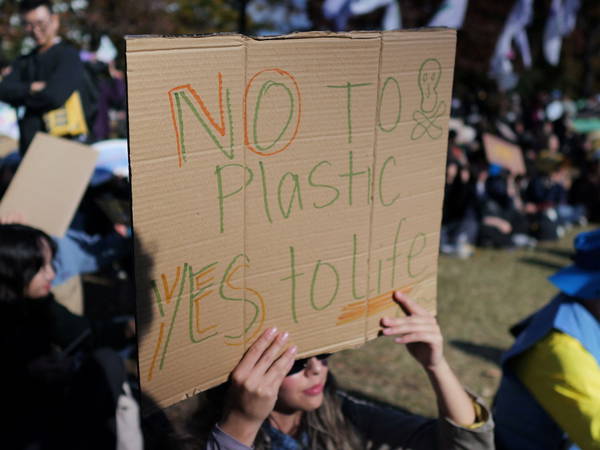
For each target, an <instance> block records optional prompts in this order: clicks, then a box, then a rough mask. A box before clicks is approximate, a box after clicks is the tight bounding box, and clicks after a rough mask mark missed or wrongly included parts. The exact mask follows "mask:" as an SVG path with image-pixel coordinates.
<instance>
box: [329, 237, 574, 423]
mask: <svg viewBox="0 0 600 450" xmlns="http://www.w3.org/2000/svg"><path fill="white" fill-rule="evenodd" d="M579 231H582V230H581V229H578V230H575V231H572V232H570V233H567V235H566V236H565V237H564V238H563V239H561V240H560V241H558V242H552V243H543V244H540V245H539V246H538V248H536V249H533V250H516V251H499V250H487V249H477V251H476V253H475V255H474V256H473V257H472V258H471V259H468V260H459V259H454V258H449V257H445V256H440V260H439V277H438V317H439V322H440V325H441V327H442V332H443V333H444V337H445V352H446V356H447V359H448V360H449V362H450V364H451V365H452V367H453V368H454V369H455V371H456V372H457V374H458V376H459V378H460V379H461V381H462V382H463V384H464V385H465V386H466V387H468V388H469V389H470V390H471V391H472V392H474V393H476V394H478V395H480V396H481V397H483V398H484V400H486V401H487V402H488V404H490V403H491V401H492V399H493V396H494V394H495V392H496V389H497V387H498V383H499V381H500V375H501V371H500V367H499V360H500V355H501V354H502V352H503V351H504V350H506V349H507V348H508V347H509V346H510V345H511V344H512V342H513V338H512V336H511V335H510V333H509V331H508V329H509V327H510V326H511V325H513V324H514V323H516V322H518V321H519V320H520V319H522V318H524V317H526V316H527V315H528V314H530V313H531V312H532V311H534V310H536V309H537V308H539V307H540V306H541V305H543V304H544V303H546V302H547V301H548V300H549V299H550V298H551V297H552V296H553V295H554V294H555V293H556V292H557V291H556V289H555V288H554V286H553V285H552V284H550V282H548V281H547V277H548V276H549V275H551V274H552V273H554V272H555V271H556V270H557V269H560V268H562V267H564V266H566V265H568V264H570V259H569V257H570V255H571V254H572V241H573V237H574V235H575V234H577V233H578V232H579ZM330 366H331V367H332V369H333V370H334V373H335V374H336V377H337V379H338V381H339V382H340V384H341V385H342V386H343V387H344V388H346V389H349V390H354V391H358V392H360V393H361V394H362V395H364V396H367V397H371V398H373V399H374V400H378V401H383V402H386V403H390V404H393V405H397V406H401V407H403V408H405V409H408V410H410V411H412V412H415V413H420V414H425V415H429V416H432V415H436V407H435V400H434V397H433V393H432V391H431V389H430V387H429V384H428V381H427V377H426V376H425V375H424V373H423V371H422V370H421V368H420V367H419V366H418V365H417V363H416V362H414V361H413V360H412V358H411V357H410V355H409V354H408V352H407V351H406V350H405V349H404V348H402V347H401V346H399V345H397V344H394V343H393V342H392V341H391V340H389V339H386V338H379V339H376V340H374V341H372V342H370V343H368V344H366V345H365V346H363V347H362V348H361V349H358V350H348V351H344V352H341V353H339V354H336V355H334V356H333V357H332V358H331V363H330Z"/></svg>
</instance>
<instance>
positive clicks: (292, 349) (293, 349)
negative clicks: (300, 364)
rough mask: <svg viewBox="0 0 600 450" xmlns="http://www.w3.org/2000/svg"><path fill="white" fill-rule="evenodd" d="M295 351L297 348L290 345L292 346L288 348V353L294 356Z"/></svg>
mask: <svg viewBox="0 0 600 450" xmlns="http://www.w3.org/2000/svg"><path fill="white" fill-rule="evenodd" d="M297 351H298V347H297V346H295V345H292V346H291V347H290V353H291V354H292V355H294V354H296V352H297Z"/></svg>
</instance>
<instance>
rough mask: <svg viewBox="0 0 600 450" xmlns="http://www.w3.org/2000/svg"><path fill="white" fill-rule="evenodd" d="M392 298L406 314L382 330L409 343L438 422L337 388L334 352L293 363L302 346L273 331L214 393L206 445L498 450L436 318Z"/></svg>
mask: <svg viewBox="0 0 600 450" xmlns="http://www.w3.org/2000/svg"><path fill="white" fill-rule="evenodd" d="M394 300H395V301H396V302H397V303H398V304H399V305H400V307H402V309H403V310H404V311H405V313H406V316H405V317H399V318H395V317H385V318H383V319H382V320H381V326H382V331H381V333H382V334H383V335H385V336H390V337H394V338H395V341H396V342H397V343H398V344H405V345H406V346H407V348H408V350H409V352H410V353H411V355H412V356H413V357H414V358H415V359H416V360H417V361H418V362H419V364H421V365H422V366H423V368H424V370H425V372H426V374H427V376H428V377H429V379H430V381H431V385H432V387H433V389H434V391H435V394H436V397H437V402H438V409H439V418H438V419H428V418H424V417H420V416H415V415H412V414H410V413H406V412H402V411H399V410H396V409H392V408H384V407H382V406H376V405H374V404H370V403H367V402H365V401H361V400H358V399H355V398H353V397H350V396H349V395H347V394H345V393H343V392H341V391H339V390H337V389H336V386H335V380H334V378H333V376H332V374H331V372H330V371H329V369H328V367H327V356H328V355H318V356H314V357H311V358H306V359H300V360H297V361H294V357H295V355H296V350H297V349H296V347H295V346H289V347H287V346H288V334H287V333H283V332H277V330H276V329H275V328H270V329H268V330H266V331H265V332H264V333H263V334H262V336H261V337H260V338H259V339H258V340H257V341H256V342H255V343H254V344H253V345H251V346H250V348H249V349H248V351H247V352H246V353H245V355H244V356H243V357H242V359H241V360H240V362H239V363H238V364H237V366H236V367H235V368H234V370H233V372H232V373H231V377H230V382H228V383H227V384H225V385H222V386H221V387H220V388H217V389H216V390H215V391H213V394H214V397H213V398H212V402H211V404H209V405H208V406H207V407H206V408H204V411H205V412H206V414H207V415H209V416H211V415H212V420H209V419H208V418H204V419H205V420H204V421H203V422H201V423H202V424H205V425H207V432H208V437H207V439H206V440H207V442H206V443H205V444H204V445H205V447H203V448H207V449H210V450H213V449H229V450H246V449H250V448H256V449H265V448H270V449H330V450H334V449H335V450H337V449H365V448H398V449H428V450H429V449H436V448H440V449H441V448H443V449H458V448H469V449H491V448H493V422H492V419H491V416H490V415H489V413H488V411H487V410H486V408H485V406H484V405H483V404H481V403H480V402H478V401H477V400H475V399H474V398H473V397H471V396H470V395H469V394H467V392H466V391H465V390H464V389H463V387H462V386H461V384H460V382H459V381H458V379H457V378H456V376H455V374H454V372H453V371H452V369H451V368H450V366H449V365H448V362H447V361H446V359H445V357H444V353H443V339H442V335H441V333H440V329H439V326H438V324H437V321H436V319H435V317H434V316H433V315H432V314H431V313H429V312H428V311H426V310H425V309H423V308H422V307H421V306H420V305H418V304H416V303H415V302H413V301H412V300H410V299H409V298H408V297H406V296H405V295H403V294H402V293H401V292H395V293H394ZM286 347H287V348H286ZM196 425H197V426H198V427H199V426H200V424H196ZM196 445H197V443H196ZM195 448H198V447H195Z"/></svg>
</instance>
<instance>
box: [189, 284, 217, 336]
mask: <svg viewBox="0 0 600 450" xmlns="http://www.w3.org/2000/svg"><path fill="white" fill-rule="evenodd" d="M213 292H214V290H210V291H206V292H203V293H202V294H201V295H200V296H199V297H197V298H196V299H194V306H195V308H194V309H195V317H196V331H197V332H198V334H203V333H206V332H207V331H209V330H212V329H214V328H217V326H216V325H211V326H209V327H206V328H200V300H202V299H203V298H204V297H208V296H209V295H210V294H212V293H213Z"/></svg>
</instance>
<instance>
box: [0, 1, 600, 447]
mask: <svg viewBox="0 0 600 450" xmlns="http://www.w3.org/2000/svg"><path fill="white" fill-rule="evenodd" d="M20 5H21V7H20V8H21V19H22V25H23V27H24V28H25V29H26V30H27V31H28V32H29V33H30V35H31V37H32V38H33V39H34V40H35V42H36V47H35V48H34V49H33V50H32V51H31V52H30V53H28V54H26V55H24V56H22V57H20V58H18V59H17V60H16V61H14V62H13V63H12V64H10V65H7V66H6V67H4V68H3V69H2V78H1V80H0V101H3V102H6V103H7V104H10V105H11V106H12V107H14V108H15V109H17V110H18V111H19V115H18V123H19V131H20V133H19V136H20V140H19V144H18V147H19V149H18V150H19V153H20V155H21V156H23V155H25V153H26V152H27V149H28V148H29V145H30V144H31V142H32V140H33V138H34V136H35V133H36V132H38V131H44V132H48V133H50V134H55V135H60V136H62V137H67V138H71V139H76V140H79V141H82V142H87V143H94V142H96V141H103V140H106V139H109V138H115V137H126V133H125V128H124V126H123V124H124V123H125V117H124V111H123V108H124V100H125V85H124V77H123V73H122V72H121V71H119V70H118V68H117V64H116V63H115V61H116V54H115V53H114V51H112V50H111V49H110V45H108V44H107V42H106V40H105V39H104V40H103V39H98V40H97V41H95V42H93V43H92V44H91V48H93V49H94V51H86V52H80V51H78V50H76V49H75V47H74V46H73V45H72V44H70V43H68V42H67V41H66V40H63V39H62V38H61V37H60V33H59V30H60V20H59V16H58V15H57V14H56V13H55V12H54V10H53V7H52V3H51V2H49V1H47V0H23V1H21V3H20ZM484 97H485V95H483V94H478V95H477V96H476V97H473V98H470V97H468V96H466V97H465V98H461V99H460V100H459V99H458V98H456V99H454V100H453V108H452V120H451V131H450V133H449V139H448V158H447V167H446V185H445V201H444V205H443V219H442V231H441V243H440V251H441V252H442V253H444V254H448V255H454V256H458V257H461V258H462V257H469V256H470V255H471V254H472V253H473V248H474V247H475V246H484V247H494V248H516V247H534V246H536V245H537V243H538V242H539V241H544V240H555V239H558V238H560V237H561V236H563V235H564V233H565V231H566V230H567V229H569V228H571V227H574V226H582V225H585V224H587V223H588V222H599V221H600V134H594V133H593V132H589V133H582V132H577V131H576V130H575V128H574V126H573V119H574V117H575V115H578V116H580V117H581V116H583V115H585V113H589V114H590V115H592V116H594V115H595V116H600V102H599V101H598V98H592V99H590V100H588V101H587V102H584V103H583V104H580V105H577V104H575V103H574V102H573V101H571V100H569V99H568V98H567V97H565V96H563V95H562V94H560V93H558V92H553V93H550V94H540V95H538V96H537V97H536V98H535V99H533V100H530V101H525V99H524V98H521V97H519V96H518V95H517V94H513V95H510V96H501V97H500V98H501V101H500V102H498V108H497V109H496V110H495V111H494V112H493V113H490V111H489V110H488V107H487V105H488V101H487V100H486V99H485V98H484ZM57 111H59V112H57ZM59 114H62V116H59ZM61 117H62V121H61V120H59V118H61ZM486 133H489V134H492V135H496V136H499V137H501V138H502V139H504V140H506V141H508V142H511V143H512V144H515V145H516V146H518V148H519V149H520V151H521V152H522V153H521V154H520V155H519V156H520V158H517V159H518V160H520V159H522V163H523V164H522V166H523V167H522V170H518V169H517V170H513V169H510V170H509V169H507V168H505V167H504V166H502V165H500V164H494V163H490V162H489V158H488V157H487V156H486V152H485V139H484V136H485V134H486ZM18 162H19V159H18V158H17V159H15V158H11V157H6V158H4V159H2V160H1V161H0V195H2V194H3V193H4V191H5V190H6V187H7V186H8V184H9V183H10V180H11V177H12V176H13V174H14V173H15V169H16V167H17V166H18ZM105 172H106V171H104V172H102V173H100V174H98V173H96V174H95V175H94V178H93V180H95V181H93V182H92V183H91V185H90V186H89V187H88V189H87V191H86V193H85V195H84V197H83V200H82V202H81V204H80V206H79V208H78V210H77V212H76V214H75V218H74V219H73V221H72V223H71V224H70V226H69V228H68V230H67V231H66V233H65V235H64V236H62V237H57V236H49V235H48V234H46V233H44V232H43V231H40V230H38V229H36V228H33V227H31V226H29V225H27V217H24V216H23V215H22V214H20V212H19V211H13V212H11V213H10V214H6V215H4V216H1V217H0V322H1V324H0V342H1V345H2V347H1V348H2V350H3V352H4V355H5V357H4V360H3V364H4V369H3V370H2V371H1V375H0V386H1V388H0V392H1V393H2V397H3V399H4V400H5V401H6V402H7V403H6V404H7V406H8V410H9V411H10V414H9V419H8V421H7V422H6V423H5V433H4V436H3V443H4V444H3V446H6V448H10V449H54V448H61V449H70V448H73V449H83V448H85V449H96V448H97V449H107V448H117V449H120V450H124V449H127V450H139V449H142V448H184V447H185V448H187V447H186V446H187V445H188V444H189V447H190V448H198V447H201V448H207V449H210V450H213V449H232V450H244V449H249V448H260V449H262V448H271V449H282V450H287V449H342V448H343V449H351V448H357V449H358V448H390V447H393V448H405V449H431V448H450V449H453V448H469V449H492V448H494V447H495V445H498V446H499V447H501V448H505V449H513V448H523V449H525V448H531V449H535V448H556V449H558V448H573V449H575V448H578V447H575V446H574V445H575V444H574V442H575V443H576V444H577V445H579V447H580V448H583V449H588V448H589V449H593V448H599V446H600V425H599V424H598V417H599V414H598V411H599V409H598V407H599V402H600V399H599V398H598V397H599V395H598V384H597V383H598V380H600V377H599V376H598V374H599V373H600V371H599V369H598V365H599V363H600V356H599V349H600V330H599V320H600V312H599V310H598V305H600V288H599V286H600V275H599V274H600V266H599V265H598V261H600V231H596V232H590V233H584V234H582V235H580V236H578V238H577V239H576V241H575V249H576V256H575V263H574V265H573V266H571V267H569V268H567V269H564V270H563V271H561V272H559V273H558V274H557V275H555V277H554V278H553V282H554V283H555V284H556V285H557V287H558V288H559V289H560V290H561V294H559V296H557V298H556V299H555V300H553V301H552V302H551V303H550V304H549V305H548V306H547V307H545V308H543V309H542V310H540V311H539V312H537V313H535V314H534V315H533V316H532V317H530V318H528V319H527V320H526V321H524V322H523V323H522V324H519V325H518V326H517V327H516V328H515V335H516V336H517V341H516V343H515V346H514V347H513V348H512V349H510V350H509V352H508V353H507V354H506V356H505V358H504V360H503V369H504V374H505V375H504V378H503V381H502V385H501V388H500V391H499V394H498V397H497V400H496V404H495V406H494V409H493V412H494V414H497V417H498V420H497V427H496V428H497V429H496V432H495V430H494V419H493V417H492V410H491V409H490V408H489V407H487V406H486V405H485V404H484V403H482V402H481V401H480V400H479V399H477V398H476V397H475V396H473V395H471V394H470V393H468V392H467V391H466V390H465V389H464V388H463V387H462V386H461V384H460V382H459V380H458V379H457V377H456V375H455V374H454V372H453V370H452V369H451V367H450V364H449V363H448V361H447V360H446V358H445V356H444V351H443V339H442V335H441V331H440V329H439V326H438V324H437V319H436V318H435V317H434V316H433V315H432V314H431V313H429V312H428V311H426V310H425V309H423V308H422V307H421V306H419V305H418V304H417V303H415V302H414V301H412V300H411V299H410V298H408V297H406V296H405V295H404V294H402V293H401V292H395V293H394V294H393V296H392V297H393V300H394V301H395V302H396V303H397V305H398V308H399V309H401V310H402V312H403V313H404V314H400V315H399V316H398V317H396V316H394V317H385V318H382V319H381V323H380V325H381V334H382V335H384V336H389V337H391V338H393V339H394V340H395V342H396V343H398V344H401V345H403V346H406V347H407V349H408V351H409V352H410V354H411V355H412V356H413V358H414V359H415V360H416V361H417V362H418V363H419V364H420V365H421V366H422V367H423V369H424V372H425V373H426V375H427V377H428V379H429V380H430V384H431V386H432V389H433V391H434V393H435V396H436V400H437V406H438V411H439V417H438V418H436V419H430V418H424V417H420V416H416V415H413V414H409V413H406V412H402V411H399V410H395V409H391V408H387V407H382V406H380V405H375V404H371V403H368V402H365V401H363V400H361V399H357V398H354V397H352V396H350V395H349V394H347V393H346V392H344V391H343V390H342V389H340V388H338V387H337V386H336V383H335V379H334V377H333V375H332V373H331V372H330V371H329V368H328V366H327V358H328V356H329V355H326V354H324V355H317V356H314V357H310V358H306V359H296V351H297V349H296V347H295V346H293V345H289V343H288V337H289V336H288V334H287V333H286V332H285V330H277V329H275V328H269V329H268V330H265V331H264V333H263V334H262V335H261V337H259V338H258V339H257V340H256V342H255V343H253V344H252V345H251V346H250V347H249V348H248V350H247V351H246V353H245V354H244V356H243V357H242V358H241V360H240V361H239V363H238V364H237V365H236V367H235V368H234V370H233V371H232V373H231V376H230V379H229V381H228V382H227V383H225V384H223V385H221V386H219V387H217V388H215V389H213V390H211V391H209V392H208V393H206V394H205V397H206V402H205V404H204V408H203V409H202V410H201V411H199V412H198V414H197V416H195V417H194V420H193V422H192V430H191V431H190V433H189V435H185V436H183V435H182V436H178V437H172V436H170V437H168V439H167V438H164V436H163V438H164V439H161V437H159V436H157V433H156V430H152V429H151V428H152V427H151V426H146V427H144V426H143V421H142V420H141V417H140V408H139V401H140V397H141V393H140V392H139V386H138V383H137V378H136V376H137V375H136V370H135V358H136V347H135V333H136V330H135V321H134V320H133V316H132V313H133V310H134V308H135V299H134V298H130V302H129V303H128V306H127V307H125V308H121V309H119V308H118V307H115V305H112V306H111V302H112V301H113V300H114V299H111V298H106V299H94V301H101V302H103V303H102V305H99V306H98V305H96V306H95V308H96V309H98V310H110V311H111V312H110V313H109V314H100V315H99V316H98V317H96V316H94V315H93V314H90V312H89V311H88V310H87V307H88V306H89V301H88V300H86V299H84V291H83V289H82V274H86V273H99V272H102V271H104V273H105V275H106V276H107V277H108V278H110V279H112V280H113V281H116V280H119V279H121V280H122V279H125V280H126V282H127V283H128V284H129V285H130V291H129V292H133V288H132V287H131V284H132V283H131V279H132V278H133V277H132V272H133V270H132V229H131V226H130V223H129V222H130V218H129V217H128V212H129V206H128V205H129V202H130V199H129V185H128V178H127V176H123V174H119V173H115V172H114V171H113V172H111V171H109V173H108V174H107V173H105ZM125 175H126V174H125ZM557 349H558V350H557ZM564 349H568V352H567V353H568V354H567V353H565V350H564ZM132 363H133V364H132ZM539 367H545V368H547V372H548V373H550V375H551V377H550V379H546V378H544V377H543V374H544V373H546V372H544V371H540V370H538V368H539ZM581 370H584V371H585V374H586V377H584V378H585V380H583V381H582V378H581V377H580V376H579V377H578V376H577V375H578V372H579V371H581ZM557 378H560V379H563V381H564V380H566V381H564V382H563V383H562V384H561V383H557V382H556V381H553V380H556V379H557ZM588 378H591V379H592V381H591V382H590V381H589V379H588ZM594 380H595V381H594ZM391 382H397V383H400V379H398V380H391ZM582 383H583V384H582ZM563 392H568V393H569V395H567V396H566V397H567V400H565V395H562V394H561V393H563ZM561 395H562V396H561ZM557 405H559V406H557ZM515 406H516V407H517V408H516V409H515ZM532 417H535V419H536V422H535V423H533V424H531V423H529V424H528V425H527V428H526V429H525V430H523V429H521V428H520V427H521V426H523V425H524V424H525V423H527V422H528V421H529V422H530V421H531V418H532ZM153 431H154V433H153ZM568 445H573V447H567V446H568Z"/></svg>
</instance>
